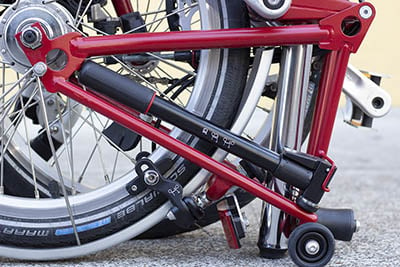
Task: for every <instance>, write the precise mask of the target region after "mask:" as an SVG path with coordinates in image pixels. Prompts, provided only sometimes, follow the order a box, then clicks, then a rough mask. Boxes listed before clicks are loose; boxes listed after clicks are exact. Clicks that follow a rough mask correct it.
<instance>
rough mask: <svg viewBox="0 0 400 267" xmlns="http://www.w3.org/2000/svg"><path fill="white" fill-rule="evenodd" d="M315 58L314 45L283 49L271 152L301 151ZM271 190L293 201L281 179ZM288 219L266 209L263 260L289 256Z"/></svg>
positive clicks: (270, 145) (275, 180) (261, 241)
mask: <svg viewBox="0 0 400 267" xmlns="http://www.w3.org/2000/svg"><path fill="white" fill-rule="evenodd" d="M311 57H312V46H311V45H301V46H293V47H286V48H284V49H283V55H282V61H281V68H280V74H279V88H278V90H279V91H278V96H277V99H276V101H275V106H274V113H273V122H272V131H271V138H270V143H269V148H270V149H271V150H274V151H276V152H278V153H281V152H282V151H283V149H284V147H288V148H291V149H295V150H301V143H302V135H303V125H304V118H305V108H306V98H307V90H308V81H309V73H310V66H311ZM268 187H269V188H271V189H273V190H274V191H275V192H278V193H280V194H282V195H286V196H287V197H290V191H289V188H290V186H289V185H287V184H285V183H284V182H282V181H280V180H278V179H275V178H273V179H271V182H270V183H269V184H268ZM285 216H286V215H285V214H284V213H283V212H282V211H281V210H279V209H277V208H275V207H273V206H271V205H269V204H266V205H264V207H263V214H262V220H263V221H262V223H261V229H260V236H259V242H258V246H259V248H260V253H261V256H263V257H266V258H278V257H281V256H283V255H284V253H285V252H286V250H287V238H286V237H285V236H284V235H283V234H282V222H283V220H284V219H285Z"/></svg>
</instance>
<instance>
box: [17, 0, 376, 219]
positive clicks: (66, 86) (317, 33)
mask: <svg viewBox="0 0 400 267" xmlns="http://www.w3.org/2000/svg"><path fill="white" fill-rule="evenodd" d="M294 2H295V3H296V4H297V5H299V6H301V5H305V4H307V5H309V6H311V5H314V6H317V7H318V6H321V5H324V6H327V7H329V8H326V9H323V8H316V9H320V11H321V12H326V11H327V12H331V11H332V10H333V11H336V10H334V9H333V8H332V7H333V6H335V5H336V4H337V5H338V8H341V9H340V11H337V12H334V13H333V14H332V13H329V14H328V15H327V16H329V17H327V18H325V19H322V20H321V21H320V25H317V24H313V25H296V26H287V27H272V28H251V29H224V30H212V31H190V32H185V31H181V32H170V33H135V34H131V35H123V36H105V37H86V38H84V37H80V36H79V34H77V33H70V34H67V35H64V36H61V37H59V38H56V39H54V40H49V39H48V38H47V36H46V34H45V32H44V31H43V29H42V28H41V26H40V24H39V23H37V24H35V25H33V26H34V27H37V28H39V29H40V30H41V31H42V35H43V39H42V46H41V47H40V48H38V49H35V50H31V49H28V48H26V47H24V46H22V45H21V47H22V49H23V50H24V51H25V53H26V55H27V56H28V58H29V60H30V62H31V63H32V64H35V63H37V62H40V61H45V59H46V55H47V53H48V52H49V51H51V50H52V49H61V50H63V51H64V52H65V53H66V54H67V56H68V64H67V65H66V66H65V67H64V68H63V69H62V70H60V71H56V70H48V71H47V73H46V74H45V75H44V76H43V77H42V78H41V79H42V82H43V84H44V86H45V88H46V89H47V90H48V91H50V92H60V93H62V94H64V95H66V96H67V97H70V98H72V99H74V100H76V101H78V102H80V103H82V104H83V105H85V106H87V107H89V108H91V109H93V110H95V111H97V112H99V113H101V114H103V115H105V116H106V117H108V118H110V119H111V120H114V121H116V122H118V123H119V124H121V125H123V126H125V127H127V128H129V129H131V130H133V131H135V132H137V133H138V134H140V135H142V136H146V137H147V138H148V139H150V140H151V141H153V142H155V143H158V144H160V145H161V146H163V147H165V148H166V149H168V150H170V151H172V152H174V153H176V154H178V155H180V156H182V157H184V158H186V159H187V160H190V161H191V162H193V163H195V164H196V165H198V166H200V167H202V168H204V169H206V170H208V171H210V172H212V173H213V174H214V175H215V176H217V177H219V178H221V179H223V180H224V181H226V183H227V184H232V185H236V186H239V187H241V188H243V189H244V190H246V191H248V192H250V193H251V194H253V195H254V196H256V197H258V198H261V199H263V200H264V201H266V202H268V203H270V204H272V205H274V206H276V207H277V208H279V209H281V210H283V211H284V212H286V213H288V214H290V215H292V216H294V217H297V218H299V219H300V221H301V222H303V223H304V222H315V221H316V220H317V215H315V214H310V213H307V212H305V211H303V210H301V209H300V208H299V207H298V206H297V205H296V204H295V203H293V202H292V201H290V200H288V199H286V198H284V197H283V196H281V195H279V194H277V193H275V192H273V191H271V190H270V189H268V188H265V187H264V186H263V185H262V184H260V183H258V182H256V181H254V180H252V179H250V178H248V177H245V176H243V175H242V174H240V173H239V172H237V171H236V170H233V169H231V168H229V167H227V166H225V165H224V164H222V163H220V162H217V161H215V160H214V159H212V158H210V157H209V156H207V155H204V154H202V153H201V152H199V151H197V150H195V149H193V148H192V147H190V146H188V145H186V144H184V143H182V142H181V141H179V140H176V139H174V138H173V137H171V136H169V135H168V134H166V133H164V132H162V131H160V130H158V129H155V128H154V127H152V126H151V125H149V124H148V123H146V122H143V121H142V120H140V119H139V118H137V117H136V116H134V115H133V114H131V113H130V112H129V110H128V109H127V108H126V107H123V106H120V105H118V104H116V103H115V102H114V103H113V102H110V101H107V100H105V99H103V98H101V97H100V96H97V95H95V94H94V93H91V92H90V91H87V90H83V89H82V88H80V87H79V86H77V85H75V84H72V83H70V82H68V81H67V80H68V79H69V77H70V76H71V75H72V74H73V73H74V71H76V70H79V68H80V66H81V64H82V62H83V60H84V59H85V58H87V57H88V56H96V55H111V54H125V53H137V52H149V51H166V50H174V51H175V50H198V49H209V48H236V47H251V46H275V45H295V44H319V45H320V46H321V47H322V48H326V49H331V50H335V51H332V52H331V53H330V54H329V55H328V56H327V59H326V63H325V67H324V70H323V75H322V78H321V84H320V89H319V94H318V99H317V104H316V112H315V114H316V115H315V117H314V121H313V126H312V130H311V136H310V143H309V147H308V153H310V154H313V155H319V154H318V153H320V151H323V152H324V153H325V154H326V153H327V151H328V146H329V142H330V137H331V134H332V128H333V124H334V121H335V116H336V111H337V106H338V102H339V98H340V92H341V88H342V85H343V80H344V75H345V72H346V67H347V63H348V59H349V55H350V53H351V52H355V51H356V50H357V48H358V46H359V45H360V43H361V41H362V39H363V38H364V35H365V33H366V31H367V30H368V27H369V25H370V23H371V22H372V19H373V16H372V17H371V18H369V19H366V20H365V21H363V20H362V19H361V18H360V14H359V8H360V7H361V6H363V5H370V4H367V3H362V4H357V5H354V6H353V7H351V6H349V7H346V5H350V4H348V3H349V2H348V1H344V0H326V1H323V2H322V1H316V0H301V1H300V0H295V1H294ZM321 2H322V3H323V4H322V3H321ZM113 3H114V4H115V5H116V9H118V10H119V11H117V12H121V13H123V12H127V11H128V9H130V8H131V7H129V6H127V5H126V3H127V1H116V0H115V1H113ZM302 3H303V4H302ZM346 3H347V4H346ZM331 5H332V7H330V6H331ZM351 5H353V4H351ZM370 6H371V5H370ZM371 7H372V6H371ZM372 9H373V7H372ZM342 10H343V11H342ZM373 10H374V9H373ZM326 14H327V13H326ZM346 16H355V17H357V18H359V19H360V21H361V23H362V28H361V32H360V33H359V34H358V35H356V36H354V37H349V36H345V35H344V34H343V33H342V31H341V24H342V21H343V19H344V18H345V17H346ZM16 37H17V39H18V40H19V42H20V34H18V35H17V36H16ZM20 44H21V42H20Z"/></svg>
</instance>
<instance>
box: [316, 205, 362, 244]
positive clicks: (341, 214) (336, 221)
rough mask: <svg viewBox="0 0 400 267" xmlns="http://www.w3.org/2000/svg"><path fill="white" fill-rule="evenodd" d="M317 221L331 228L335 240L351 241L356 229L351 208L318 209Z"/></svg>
mask: <svg viewBox="0 0 400 267" xmlns="http://www.w3.org/2000/svg"><path fill="white" fill-rule="evenodd" d="M317 215H318V223H320V224H323V225H325V226H326V227H328V228H329V230H331V232H332V234H333V236H334V237H335V239H336V240H342V241H351V239H352V237H353V234H354V232H355V231H356V230H357V223H356V220H355V219H354V212H353V210H351V209H322V208H321V209H319V210H318V211H317Z"/></svg>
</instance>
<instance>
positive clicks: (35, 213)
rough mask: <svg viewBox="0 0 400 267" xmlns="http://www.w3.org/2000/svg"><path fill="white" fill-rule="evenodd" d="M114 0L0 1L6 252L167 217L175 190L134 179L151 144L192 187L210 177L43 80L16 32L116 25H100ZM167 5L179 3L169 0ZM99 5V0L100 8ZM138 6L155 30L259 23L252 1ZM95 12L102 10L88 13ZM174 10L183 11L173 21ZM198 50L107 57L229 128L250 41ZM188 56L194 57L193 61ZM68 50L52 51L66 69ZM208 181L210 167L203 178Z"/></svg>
mask: <svg viewBox="0 0 400 267" xmlns="http://www.w3.org/2000/svg"><path fill="white" fill-rule="evenodd" d="M11 2H12V3H11ZM13 3H14V4H13ZM105 3H106V1H59V2H57V3H56V2H54V1H39V0H30V1H24V0H21V1H15V2H14V1H0V6H2V7H3V10H0V12H1V20H0V21H1V22H2V24H1V26H0V34H1V35H2V39H1V42H0V47H1V51H2V54H1V56H2V61H1V65H0V66H1V74H0V75H1V77H2V81H1V90H2V92H1V93H2V94H1V99H0V100H1V117H0V129H1V134H2V135H1V144H0V145H1V147H0V148H1V150H0V151H1V171H0V175H1V184H0V187H1V189H2V190H4V194H2V195H0V198H1V201H0V203H1V204H0V218H1V219H0V244H1V249H0V255H1V256H8V257H15V258H20V259H37V260H46V259H58V258H68V257H75V256H79V255H84V254H87V253H90V252H94V251H97V250H100V249H104V248H106V247H109V246H111V245H114V244H117V243H119V242H121V241H124V240H127V239H130V238H132V237H134V236H135V235H137V234H140V233H142V232H143V231H145V230H146V229H148V228H149V227H151V226H153V225H154V224H156V223H157V222H159V221H160V220H161V219H162V218H163V217H164V216H165V214H166V211H168V206H167V205H162V204H163V202H164V200H163V199H162V198H161V197H159V196H158V194H155V193H154V192H151V191H148V190H146V191H144V192H142V193H141V194H139V195H138V197H132V196H130V195H129V194H128V192H127V191H126V189H125V186H126V184H127V183H129V182H130V181H132V179H134V178H135V175H134V162H135V157H136V156H137V155H138V154H139V153H141V152H149V153H151V155H150V156H149V157H150V158H151V159H152V160H153V161H155V162H157V163H158V164H159V167H160V168H162V170H163V172H164V175H165V176H167V177H170V178H172V179H176V180H178V181H179V182H180V183H181V184H182V185H186V188H185V190H187V192H191V191H193V190H195V189H196V187H197V186H198V182H196V183H189V182H190V180H191V178H192V177H193V176H194V175H195V174H196V173H197V172H198V170H199V169H198V167H196V166H194V165H193V164H191V163H189V162H187V161H186V160H184V159H182V158H180V157H177V156H176V155H174V154H172V153H170V152H169V151H166V150H164V149H162V148H160V147H155V146H154V144H152V143H151V142H146V140H144V138H141V137H138V136H134V133H132V132H127V133H126V136H129V137H132V136H134V137H135V138H137V139H136V140H138V141H137V143H136V144H130V145H129V146H128V148H127V147H125V146H124V145H125V143H124V142H121V143H115V142H113V140H115V139H114V138H113V136H112V135H111V137H110V135H107V134H106V133H105V130H106V129H109V127H110V126H111V125H113V122H110V121H109V120H108V119H107V118H104V117H102V116H101V115H99V114H97V113H95V112H92V111H91V110H88V109H86V108H85V107H83V106H81V105H79V104H78V103H76V102H74V101H73V100H70V99H66V98H65V97H63V96H61V95H58V94H49V93H47V92H46V91H45V90H44V88H42V86H41V84H40V82H39V81H38V80H34V79H33V80H32V79H31V76H30V72H29V69H30V66H29V64H28V62H27V60H26V58H25V57H24V55H23V54H22V52H21V51H20V50H19V49H18V47H17V44H16V43H15V39H14V38H13V37H14V35H15V33H16V32H19V31H21V30H23V29H25V28H26V27H28V26H29V24H30V23H33V22H35V21H39V22H41V23H42V26H44V28H45V29H46V31H47V32H48V34H49V35H50V36H51V37H52V38H54V37H56V36H58V35H61V34H64V33H66V32H69V31H81V32H82V33H83V34H84V33H85V32H86V31H88V32H90V33H91V34H93V31H97V32H100V33H103V34H106V32H104V30H99V29H96V28H95V27H94V26H93V25H100V24H95V23H96V22H101V21H103V20H101V19H100V18H101V16H102V15H101V16H100V17H99V16H97V15H98V14H99V13H95V11H100V10H103V9H104V8H107V6H104V5H105ZM165 3H169V6H168V7H165V6H164V5H165ZM10 4H13V6H11V7H10ZM92 4H95V5H97V6H96V7H93V8H92ZM132 4H133V6H134V7H136V8H135V10H136V11H142V12H141V13H140V16H139V19H138V20H137V22H139V23H140V24H139V26H136V27H134V28H131V29H130V30H128V32H129V31H132V32H135V31H136V30H138V29H144V28H145V29H146V31H164V30H170V29H171V28H172V27H171V24H172V23H173V22H178V25H179V27H180V29H184V30H189V29H193V28H195V27H200V28H202V29H218V28H228V27H230V28H233V27H245V26H247V18H246V14H247V13H246V9H245V6H244V5H243V3H242V1H240V0H237V1H236V0H234V1H232V0H229V1H228V0H226V1H218V3H216V1H200V2H197V1H178V0H176V1H175V0H173V1H132ZM171 7H172V9H171ZM96 8H97V9H96ZM89 10H90V12H92V13H91V14H90V16H86V14H87V13H88V12H89ZM74 11H76V14H73V13H74ZM109 13H110V10H108V9H105V10H103V13H100V14H103V15H104V14H105V15H106V16H107V19H105V21H108V22H110V21H111V22H112V21H113V20H112V19H109V18H110V15H109ZM96 14H97V15H96ZM173 15H174V17H175V21H174V20H171V19H168V18H171V17H173ZM175 15H177V16H175ZM88 17H90V19H92V20H93V21H94V22H95V23H93V25H92V24H90V23H89V22H87V18H88ZM136 25H137V24H136ZM175 25H176V24H175ZM107 26H109V25H108V24H107ZM189 52H190V59H194V60H190V62H189V63H186V62H175V61H171V60H170V59H171V54H157V55H154V54H146V55H123V56H115V57H112V58H101V59H102V60H104V63H105V64H106V65H108V66H110V68H113V69H114V70H115V71H117V72H120V73H121V74H123V75H126V76H129V77H131V78H132V79H134V80H136V81H138V82H141V83H143V84H145V85H147V86H149V87H152V88H153V89H154V90H156V91H157V92H158V93H159V94H160V96H163V97H165V98H167V99H169V100H171V101H174V102H176V103H178V104H180V105H181V106H184V107H185V108H186V109H188V110H189V111H191V112H194V113H196V114H197V115H199V116H202V117H204V118H206V119H208V120H210V121H212V122H213V123H215V124H218V125H220V126H222V127H229V126H230V125H231V123H232V121H233V119H234V117H235V114H236V112H237V110H236V107H237V105H238V104H239V102H240V101H241V95H242V91H243V87H244V84H245V81H246V76H247V70H248V65H249V59H248V58H249V55H248V54H249V51H248V50H247V49H231V50H226V49H225V50H209V51H202V52H201V53H200V52H199V53H197V51H189ZM193 55H194V56H193ZM197 57H198V60H197ZM174 58H175V59H176V57H174ZM180 58H182V55H181V57H180ZM183 58H184V60H182V61H186V60H187V58H185V57H183ZM63 60H64V59H63V57H62V53H60V52H55V53H54V54H52V55H50V56H49V57H48V64H53V66H52V67H57V66H58V64H62V61H63ZM93 60H99V59H98V58H97V59H93ZM190 68H192V69H191V70H190ZM188 69H189V71H188ZM143 119H146V120H148V119H149V118H148V117H147V118H143ZM149 123H154V124H155V125H156V126H157V127H160V128H162V129H163V130H165V131H167V132H168V133H169V134H170V135H172V136H174V137H176V138H178V139H180V140H182V141H184V142H185V143H187V144H189V145H191V146H193V147H195V148H196V149H198V150H201V151H202V152H204V153H207V154H210V155H211V154H212V152H213V151H214V150H215V148H213V147H212V146H210V145H208V144H206V143H204V142H201V141H199V140H198V139H197V138H194V137H193V136H190V135H188V134H186V133H183V132H182V131H180V130H179V129H171V127H170V125H167V124H164V123H163V122H159V121H157V120H156V121H155V122H154V118H150V121H149ZM115 127H118V126H115ZM123 130H124V131H125V130H126V129H123ZM88 136H90V138H89V139H90V140H88ZM88 146H89V147H90V149H87V147H88ZM49 150H50V152H51V154H50V155H48V153H49ZM110 155H112V156H111V157H110ZM94 156H96V157H97V160H94ZM107 156H108V157H107ZM121 158H122V159H121ZM82 159H83V160H82ZM205 179H206V175H204V180H203V182H205ZM194 184H196V186H194ZM200 184H201V183H200ZM13 195H14V196H13ZM15 195H16V196H15ZM21 196H25V197H27V198H22V197H21ZM46 196H52V197H53V198H54V199H49V198H45V197H46ZM32 197H35V198H36V199H33V198H32Z"/></svg>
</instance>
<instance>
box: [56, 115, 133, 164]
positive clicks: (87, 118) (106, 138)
mask: <svg viewBox="0 0 400 267" xmlns="http://www.w3.org/2000/svg"><path fill="white" fill-rule="evenodd" d="M73 112H75V113H76V114H77V115H78V116H79V118H80V119H82V120H83V122H82V124H81V125H80V126H79V128H78V130H76V131H75V134H74V136H73V138H75V136H76V135H77V134H78V131H79V130H80V129H81V128H82V127H83V125H86V124H87V125H89V126H90V127H93V125H92V124H91V123H90V122H89V121H88V120H89V117H90V115H87V116H86V118H85V117H83V116H82V115H81V114H80V113H78V112H77V111H75V110H73ZM50 126H51V125H50ZM95 130H96V132H97V133H98V134H99V135H100V137H101V138H104V140H106V141H107V142H108V143H109V144H110V145H111V146H112V147H113V148H114V149H116V150H118V151H119V152H120V153H121V154H122V155H124V156H125V157H126V158H127V159H128V160H129V161H131V162H133V163H136V160H135V159H134V158H132V157H130V156H129V155H128V154H127V153H126V152H125V151H123V150H122V149H121V148H119V147H118V146H117V145H116V144H114V142H112V141H111V140H110V139H109V138H108V137H107V136H105V135H104V134H103V133H102V132H101V131H100V130H99V129H97V128H95ZM64 149H65V148H63V150H64ZM51 165H54V162H53V163H52V164H51Z"/></svg>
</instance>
